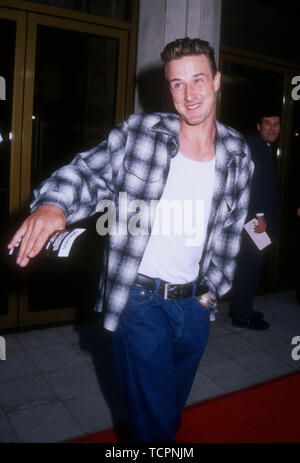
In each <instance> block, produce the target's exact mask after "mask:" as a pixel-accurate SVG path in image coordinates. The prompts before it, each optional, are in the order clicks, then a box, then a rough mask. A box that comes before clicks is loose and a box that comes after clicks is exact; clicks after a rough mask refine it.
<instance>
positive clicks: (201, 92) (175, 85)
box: [165, 55, 221, 126]
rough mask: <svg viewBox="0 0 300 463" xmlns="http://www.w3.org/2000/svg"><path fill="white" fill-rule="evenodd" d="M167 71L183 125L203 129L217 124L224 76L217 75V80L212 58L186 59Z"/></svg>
mask: <svg viewBox="0 0 300 463" xmlns="http://www.w3.org/2000/svg"><path fill="white" fill-rule="evenodd" d="M165 72H166V79H167V82H168V83H169V87H170V91H171V95H172V98H173V103H174V106H175V109H176V110H177V112H178V114H179V115H180V116H181V119H182V123H183V124H186V125H188V126H199V125H201V124H203V123H205V122H209V123H211V122H213V121H214V118H215V103H216V93H217V91H218V90H219V88H220V78H221V75H220V73H219V72H217V73H216V75H215V77H213V75H212V71H211V67H210V63H209V60H208V58H207V57H206V56H205V55H188V56H183V57H182V58H178V59H174V60H172V61H169V62H168V63H167V64H166V68H165Z"/></svg>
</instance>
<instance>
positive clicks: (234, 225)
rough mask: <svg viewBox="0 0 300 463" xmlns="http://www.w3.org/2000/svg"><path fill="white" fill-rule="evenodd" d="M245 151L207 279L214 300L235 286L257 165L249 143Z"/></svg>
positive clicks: (224, 199)
mask: <svg viewBox="0 0 300 463" xmlns="http://www.w3.org/2000/svg"><path fill="white" fill-rule="evenodd" d="M244 151H245V153H246V156H245V158H243V159H242V163H241V168H240V169H239V171H238V174H237V176H236V178H237V181H236V183H235V186H234V187H235V188H234V191H235V200H236V203H235V207H234V208H233V209H232V211H231V212H230V213H229V214H228V217H227V218H226V220H225V222H224V223H223V226H222V229H221V232H220V233H219V234H218V237H217V239H216V240H215V241H214V250H213V256H212V259H211V261H210V265H209V267H208V270H207V273H206V275H205V279H204V281H205V283H206V284H207V286H208V288H209V292H208V294H209V295H210V296H211V297H212V298H214V299H217V298H220V297H221V296H223V295H224V294H226V293H227V292H228V291H229V290H230V288H231V286H232V282H233V278H234V272H235V268H236V261H237V256H238V253H239V250H240V242H241V234H242V231H243V226H244V223H245V219H246V216H247V212H248V203H249V197H250V187H251V179H252V175H253V170H254V166H253V162H252V161H251V156H250V151H249V148H248V147H247V146H246V147H245V149H244ZM223 201H225V202H226V198H223Z"/></svg>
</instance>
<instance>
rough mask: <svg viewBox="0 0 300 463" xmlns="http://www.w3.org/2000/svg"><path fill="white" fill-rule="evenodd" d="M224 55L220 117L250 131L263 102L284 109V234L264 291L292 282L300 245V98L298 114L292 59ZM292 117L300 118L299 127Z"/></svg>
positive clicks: (280, 151) (272, 253) (280, 167)
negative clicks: (299, 225) (299, 165)
mask: <svg viewBox="0 0 300 463" xmlns="http://www.w3.org/2000/svg"><path fill="white" fill-rule="evenodd" d="M220 58H221V60H220V64H221V72H222V87H221V95H220V98H219V101H218V117H219V119H220V120H221V122H224V123H225V124H228V125H230V126H232V127H233V128H235V129H236V130H238V131H239V132H241V133H242V134H243V135H244V136H248V135H251V134H254V133H256V116H257V114H258V113H259V111H260V110H261V109H262V108H266V107H271V108H276V109H277V110H279V113H280V114H281V133H280V137H279V141H278V143H277V144H276V146H274V147H273V155H274V157H273V159H274V166H275V169H276V172H277V178H278V186H279V190H280V197H281V209H280V230H279V239H278V240H277V243H276V244H275V246H273V247H270V248H267V249H266V251H265V258H264V264H263V268H262V274H261V281H260V288H259V289H260V291H263V292H265V291H270V290H276V289H281V288H282V289H285V288H286V287H290V285H291V284H292V269H291V265H288V262H291V260H290V261H289V257H291V256H292V254H293V252H294V251H295V249H296V247H297V238H296V234H295V226H294V223H295V222H296V220H297V217H296V214H295V210H294V212H287V211H290V210H291V208H294V209H295V204H294V203H293V201H292V200H291V197H292V195H293V193H292V190H291V188H292V187H293V185H294V180H293V179H292V176H293V177H295V171H294V174H293V170H292V168H291V166H292V165H293V162H294V164H295V159H296V156H295V153H296V150H297V146H298V145H297V143H298V135H297V133H298V129H299V114H297V110H296V109H295V107H296V106H297V104H294V114H292V102H291V90H292V87H291V76H292V75H293V71H292V68H291V67H289V64H288V63H284V62H278V63H272V62H270V59H268V58H265V57H260V56H259V55H256V56H253V57H252V56H250V53H249V56H247V53H246V52H245V55H242V53H241V51H239V52H236V53H235V52H234V50H233V51H232V52H231V51H229V50H228V51H227V50H224V51H223V52H222V53H221V55H220ZM295 73H296V74H300V72H299V70H298V71H297V70H295V72H294V75H296V74H295ZM292 119H293V121H294V122H295V123H294V126H293V127H292V122H291V121H292ZM291 148H293V149H291ZM293 160H294V161H293ZM295 165H296V164H295ZM295 165H294V168H295ZM296 172H297V171H296ZM296 184H297V182H296ZM288 224H289V225H288ZM292 224H293V225H292Z"/></svg>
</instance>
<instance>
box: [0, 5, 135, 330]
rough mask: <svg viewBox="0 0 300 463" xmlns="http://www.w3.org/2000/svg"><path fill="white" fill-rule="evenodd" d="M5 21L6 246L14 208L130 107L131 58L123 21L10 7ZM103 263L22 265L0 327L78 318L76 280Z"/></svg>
mask: <svg viewBox="0 0 300 463" xmlns="http://www.w3.org/2000/svg"><path fill="white" fill-rule="evenodd" d="M0 23H1V24H0V34H1V48H3V50H1V53H2V54H1V56H2V57H5V59H2V60H1V64H0V66H1V67H0V77H3V80H5V82H6V84H7V85H6V87H7V88H6V100H4V101H2V100H1V101H0V104H1V125H0V133H1V138H0V140H2V143H0V149H1V177H0V178H1V185H0V195H1V211H0V214H1V225H3V228H2V229H3V230H5V233H4V234H5V236H4V237H2V239H1V243H4V246H3V248H4V247H5V250H6V244H7V242H8V238H9V236H10V235H11V233H12V230H13V229H14V228H15V227H16V222H15V221H14V216H15V217H16V220H18V221H19V222H20V216H22V217H24V216H27V215H28V210H29V209H28V206H29V203H30V201H31V199H32V191H33V189H34V188H35V187H36V186H37V185H38V184H39V183H40V182H41V181H43V180H44V179H45V178H46V177H47V176H49V174H50V173H51V172H53V170H54V169H56V168H58V167H60V166H62V165H64V164H66V163H68V162H69V161H70V160H71V159H72V158H73V157H74V155H75V154H76V153H78V152H80V151H83V150H87V149H89V148H90V147H92V146H94V145H96V144H98V143H99V142H101V141H102V140H103V139H105V138H106V136H107V134H108V131H109V130H110V129H111V128H112V127H113V126H114V125H116V124H117V123H118V122H120V121H121V120H122V119H124V117H125V116H126V107H127V105H128V94H129V93H128V80H127V76H128V62H130V61H131V59H129V57H128V50H130V47H128V35H129V31H128V29H127V30H126V28H120V27H112V26H111V25H110V26H102V25H99V24H93V23H92V22H87V21H80V20H78V19H77V18H76V19H67V18H66V19H65V18H61V17H56V16H47V15H42V14H36V13H30V12H27V13H25V12H24V13H22V12H14V10H11V11H6V10H5V9H4V8H0ZM4 45H5V46H4ZM1 81H2V79H1ZM126 96H127V98H126ZM4 252H5V251H4ZM95 258H96V257H95ZM96 266H97V265H96V262H89V263H86V265H84V264H83V265H82V272H81V276H80V273H79V274H76V275H75V274H74V273H72V272H69V270H70V269H69V268H65V269H64V266H63V265H61V266H60V267H55V265H54V266H49V265H46V266H43V265H35V264H33V265H32V266H29V267H28V268H27V269H25V270H24V269H23V271H22V270H21V271H19V270H15V272H14V273H13V276H12V278H10V281H9V284H8V282H7V280H3V281H2V283H1V285H2V286H3V288H1V289H2V291H1V301H0V302H1V309H0V310H1V312H0V329H2V328H9V327H13V326H27V325H34V324H40V323H48V322H58V321H65V320H72V319H73V318H74V317H75V314H76V312H77V307H76V304H77V301H78V298H77V295H78V287H80V285H86V284H87V282H88V281H90V280H89V278H88V277H89V276H91V278H98V275H97V272H95V271H92V270H93V269H95V268H96ZM89 272H91V273H89ZM83 273H85V275H84V274H83ZM94 286H95V285H94ZM94 286H93V288H94ZM10 287H11V290H10ZM80 296H81V297H83V294H81V295H80Z"/></svg>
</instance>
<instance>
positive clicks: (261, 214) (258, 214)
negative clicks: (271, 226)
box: [255, 212, 265, 217]
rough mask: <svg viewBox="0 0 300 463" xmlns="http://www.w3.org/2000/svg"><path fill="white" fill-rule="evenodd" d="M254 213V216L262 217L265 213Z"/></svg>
mask: <svg viewBox="0 0 300 463" xmlns="http://www.w3.org/2000/svg"><path fill="white" fill-rule="evenodd" d="M255 215H256V217H263V216H264V215H265V214H264V212H257V213H256V214H255Z"/></svg>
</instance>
